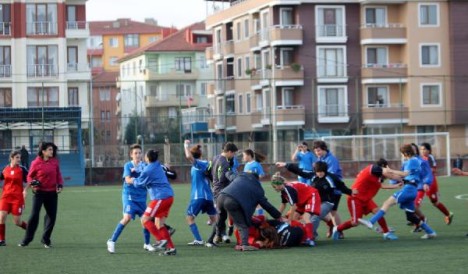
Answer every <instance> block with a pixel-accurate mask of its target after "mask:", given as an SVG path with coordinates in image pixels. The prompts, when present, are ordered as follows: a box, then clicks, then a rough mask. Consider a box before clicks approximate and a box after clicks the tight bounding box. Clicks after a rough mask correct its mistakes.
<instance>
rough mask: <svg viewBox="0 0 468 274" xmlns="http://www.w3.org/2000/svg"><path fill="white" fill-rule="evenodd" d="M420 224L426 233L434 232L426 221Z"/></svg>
mask: <svg viewBox="0 0 468 274" xmlns="http://www.w3.org/2000/svg"><path fill="white" fill-rule="evenodd" d="M420 226H421V228H422V229H424V231H426V233H427V234H432V233H434V230H432V228H431V227H430V226H428V225H427V224H426V223H422V224H421V225H420Z"/></svg>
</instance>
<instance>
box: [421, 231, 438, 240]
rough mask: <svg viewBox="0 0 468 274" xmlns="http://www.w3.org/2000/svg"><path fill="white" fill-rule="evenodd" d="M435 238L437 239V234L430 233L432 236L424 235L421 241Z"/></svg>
mask: <svg viewBox="0 0 468 274" xmlns="http://www.w3.org/2000/svg"><path fill="white" fill-rule="evenodd" d="M435 237H437V233H435V232H433V233H430V234H427V233H426V234H424V235H422V236H421V239H423V240H428V239H434V238H435Z"/></svg>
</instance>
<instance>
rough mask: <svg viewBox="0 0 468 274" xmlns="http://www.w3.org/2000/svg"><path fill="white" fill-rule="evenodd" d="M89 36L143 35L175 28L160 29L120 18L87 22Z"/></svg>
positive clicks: (159, 27) (160, 27)
mask: <svg viewBox="0 0 468 274" xmlns="http://www.w3.org/2000/svg"><path fill="white" fill-rule="evenodd" d="M89 29H90V35H91V36H93V35H111V34H134V33H139V34H145V33H161V32H163V31H164V30H170V29H175V28H170V27H162V26H157V25H153V24H148V23H143V22H138V21H132V20H131V19H128V18H121V19H117V20H115V21H91V22H89Z"/></svg>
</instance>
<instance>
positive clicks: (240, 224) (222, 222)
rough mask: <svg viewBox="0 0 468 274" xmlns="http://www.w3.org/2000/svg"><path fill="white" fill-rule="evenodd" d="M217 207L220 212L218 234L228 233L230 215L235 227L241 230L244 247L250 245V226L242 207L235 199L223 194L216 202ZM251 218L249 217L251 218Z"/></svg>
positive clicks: (217, 224)
mask: <svg viewBox="0 0 468 274" xmlns="http://www.w3.org/2000/svg"><path fill="white" fill-rule="evenodd" d="M216 207H217V208H218V212H219V218H218V222H217V223H216V234H217V235H221V232H222V231H226V219H227V217H228V214H229V215H230V216H231V218H232V220H233V221H234V225H235V226H236V227H237V229H239V233H240V236H241V240H242V245H249V225H248V224H247V218H246V216H245V214H244V210H243V209H242V206H241V205H240V204H239V203H238V202H237V201H236V200H235V199H234V198H232V197H230V196H228V195H224V194H222V193H221V194H220V195H219V196H218V199H217V200H216ZM251 217H252V216H249V218H251Z"/></svg>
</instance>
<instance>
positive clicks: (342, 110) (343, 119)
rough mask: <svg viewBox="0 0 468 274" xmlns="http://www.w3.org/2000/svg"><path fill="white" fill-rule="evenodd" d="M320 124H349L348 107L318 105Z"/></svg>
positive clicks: (343, 105) (342, 105) (341, 105)
mask: <svg viewBox="0 0 468 274" xmlns="http://www.w3.org/2000/svg"><path fill="white" fill-rule="evenodd" d="M318 121H319V123H347V122H349V115H348V105H345V104H320V103H319V104H318Z"/></svg>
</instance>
